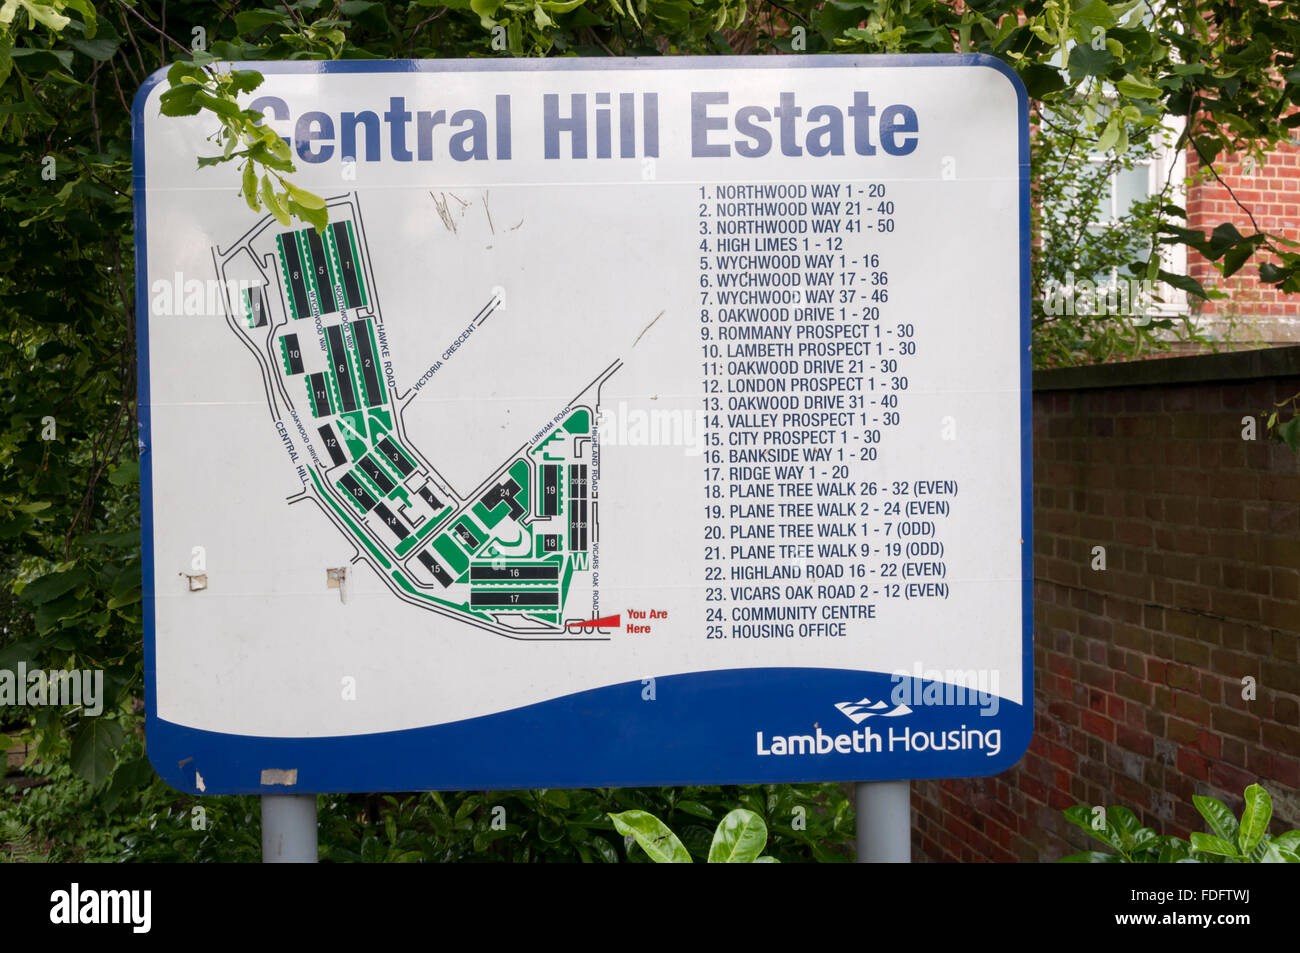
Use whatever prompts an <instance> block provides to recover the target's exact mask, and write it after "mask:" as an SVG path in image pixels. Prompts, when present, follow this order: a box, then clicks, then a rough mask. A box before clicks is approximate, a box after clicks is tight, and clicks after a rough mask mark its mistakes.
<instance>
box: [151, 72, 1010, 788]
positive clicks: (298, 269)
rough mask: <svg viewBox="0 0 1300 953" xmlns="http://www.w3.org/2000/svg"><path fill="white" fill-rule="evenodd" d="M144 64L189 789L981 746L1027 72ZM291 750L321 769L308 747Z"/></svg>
mask: <svg viewBox="0 0 1300 953" xmlns="http://www.w3.org/2000/svg"><path fill="white" fill-rule="evenodd" d="M246 65H247V67H248V68H256V69H258V70H260V71H261V72H263V74H264V75H265V82H264V83H263V84H262V85H261V86H260V87H259V88H257V89H256V90H255V91H254V92H253V93H252V94H251V96H250V104H251V107H252V108H254V109H256V110H259V111H261V112H263V113H264V115H265V116H266V119H265V122H266V123H267V124H268V125H269V126H270V127H271V128H272V129H274V130H275V131H276V132H277V133H279V134H280V135H282V136H283V137H284V138H285V139H286V140H287V141H288V143H289V144H290V147H291V149H292V154H293V157H294V161H295V163H296V165H297V171H296V172H295V173H293V174H292V175H291V176H290V178H291V180H292V181H293V182H294V183H295V184H296V185H297V186H299V187H301V188H303V189H307V190H309V191H311V192H313V193H316V194H317V195H320V196H322V197H324V198H326V199H327V203H328V212H329V224H328V226H327V227H326V228H325V229H324V231H319V232H318V231H317V230H316V229H314V228H312V227H310V226H307V225H305V224H303V223H301V222H296V221H295V222H294V223H293V225H292V227H286V226H284V225H282V224H280V223H279V222H277V221H276V220H275V219H274V218H273V217H271V216H270V215H269V214H264V213H255V212H252V211H250V210H249V208H248V207H247V205H246V204H245V203H244V201H243V199H242V198H241V197H240V196H239V195H238V189H239V184H240V172H241V169H240V164H239V162H238V161H234V162H230V163H227V164H224V165H218V166H214V167H210V168H203V169H199V168H197V164H196V157H198V156H200V155H206V154H209V153H211V152H212V151H213V147H212V144H211V143H210V142H208V141H206V137H208V136H209V135H211V133H212V132H213V128H212V123H211V121H210V120H209V119H207V118H204V117H192V118H191V117H186V118H169V117H164V116H162V115H160V112H159V106H158V101H159V96H160V95H161V93H162V92H163V91H164V90H165V89H166V83H165V81H163V80H162V78H161V76H159V77H155V78H154V79H153V80H151V81H150V83H148V84H146V86H145V88H144V89H142V90H141V93H140V95H139V97H138V99H137V104H136V130H137V137H136V163H137V166H136V177H137V178H136V201H137V220H138V250H139V255H138V260H139V300H140V302H141V314H140V318H139V339H140V342H141V345H140V355H139V360H140V381H141V395H140V396H141V401H140V405H141V420H142V438H141V439H142V441H143V454H142V493H143V502H144V514H145V516H144V527H143V532H144V547H145V553H146V562H145V582H146V611H147V616H146V641H147V646H146V648H147V653H148V654H147V658H148V676H149V695H148V704H149V722H148V747H149V753H150V756H151V759H152V761H153V763H154V765H155V767H156V768H157V770H158V771H159V773H160V774H161V775H162V776H163V777H164V778H166V779H167V780H168V781H169V782H170V783H172V784H173V785H175V786H176V787H178V788H181V789H184V790H190V791H196V792H197V791H206V792H208V793H222V792H263V793H265V792H270V791H285V790H298V791H330V790H354V791H360V790H410V789H421V788H444V789H468V788H475V789H478V788H492V787H577V786H591V785H641V784H668V783H688V782H690V783H735V782H758V781H772V780H785V781H794V780H836V779H837V780H850V779H857V780H871V779H884V778H906V777H935V776H964V775H981V774H991V773H994V772H996V771H1000V770H1003V769H1005V768H1006V767H1008V766H1009V765H1010V764H1012V763H1013V762H1014V761H1016V760H1017V759H1018V758H1019V757H1020V755H1021V754H1022V753H1023V751H1024V749H1025V747H1026V746H1027V744H1028V741H1029V737H1030V733H1031V731H1032V690H1031V685H1032V677H1031V670H1030V664H1031V652H1030V649H1031V635H1030V619H1031V613H1030V574H1031V562H1030V553H1029V548H1030V547H1029V538H1030V526H1029V519H1030V511H1029V486H1030V483H1029V471H1028V446H1029V397H1028V394H1029V390H1028V388H1029V372H1028V369H1029V353H1028V347H1029V337H1028V304H1027V291H1028V277H1027V275H1028V271H1027V268H1028V265H1027V261H1028V257H1027V256H1028V236H1029V232H1028V179H1027V162H1028V155H1027V135H1028V132H1027V114H1026V97H1025V93H1024V90H1023V88H1022V87H1021V85H1020V83H1019V82H1018V80H1017V79H1016V78H1015V77H1014V76H1013V75H1012V74H1011V72H1010V71H1009V70H1008V69H1007V68H1006V67H1005V66H1003V65H1001V64H1000V63H998V62H996V61H994V60H992V59H989V58H985V57H978V56H943V57H849V56H817V57H778V58H773V57H763V58H757V57H754V58H749V57H742V58H728V57H718V58H689V57H688V58H680V57H679V58H665V59H660V60H635V59H634V60H617V61H610V60H587V59H562V60H540V61H506V60H478V61H421V62H405V63H393V62H370V61H357V62H339V63H260V64H246ZM286 785H288V786H289V787H286Z"/></svg>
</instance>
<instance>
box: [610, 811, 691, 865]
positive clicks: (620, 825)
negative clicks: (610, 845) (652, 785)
mask: <svg viewBox="0 0 1300 953" xmlns="http://www.w3.org/2000/svg"><path fill="white" fill-rule="evenodd" d="M609 819H610V820H611V821H613V822H614V829H615V830H617V831H618V832H619V833H620V834H622V835H623V836H624V837H632V838H634V839H635V840H636V842H637V844H639V845H640V847H641V849H642V850H643V851H645V852H646V854H647V855H648V856H649V857H650V859H651V860H653V861H654V862H655V863H656V864H689V863H690V862H691V855H690V853H689V852H687V850H686V847H685V846H684V845H683V844H682V842H681V841H680V840H678V839H677V835H676V834H674V833H673V832H672V831H670V830H669V829H668V826H667V825H666V824H664V822H663V821H661V820H659V818H657V817H655V816H654V815H653V814H648V813H646V812H645V811H623V812H622V813H621V814H611V815H609Z"/></svg>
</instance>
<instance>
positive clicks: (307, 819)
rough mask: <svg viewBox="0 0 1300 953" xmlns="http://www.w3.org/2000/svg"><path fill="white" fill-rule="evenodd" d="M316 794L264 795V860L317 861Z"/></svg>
mask: <svg viewBox="0 0 1300 953" xmlns="http://www.w3.org/2000/svg"><path fill="white" fill-rule="evenodd" d="M316 830H317V825H316V795H314V794H263V795H262V862H263V863H265V864H314V863H316V860H317V852H316Z"/></svg>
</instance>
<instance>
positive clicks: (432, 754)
mask: <svg viewBox="0 0 1300 953" xmlns="http://www.w3.org/2000/svg"><path fill="white" fill-rule="evenodd" d="M234 65H235V67H237V68H243V69H256V70H259V71H260V72H262V73H263V74H281V73H442V72H518V71H528V70H548V71H549V70H624V69H637V70H646V69H652V70H653V69H706V70H707V69H731V70H736V69H802V68H818V67H826V68H830V67H845V66H851V67H864V68H865V67H871V68H881V67H918V66H919V67H936V66H953V67H971V66H977V67H987V68H991V69H994V70H997V71H998V72H999V73H1001V74H1002V75H1004V76H1005V77H1006V78H1007V79H1008V80H1009V81H1010V83H1011V85H1012V87H1013V89H1014V90H1015V93H1016V101H1017V105H1018V120H1017V125H1018V135H1019V148H1018V156H1019V159H1018V162H1019V179H1020V345H1021V348H1020V412H1021V447H1020V454H1021V571H1022V578H1023V586H1022V624H1023V636H1024V637H1023V643H1022V645H1023V649H1022V670H1023V672H1024V676H1023V684H1022V686H1021V698H1022V699H1023V704H1019V705H1017V704H1013V703H1012V702H1010V701H1007V700H1006V699H1001V700H1000V713H999V714H998V715H996V716H994V717H993V718H991V719H986V718H985V717H984V716H983V715H982V714H981V711H980V709H979V707H978V706H977V705H975V704H969V705H964V706H963V705H944V706H921V707H915V708H914V709H913V712H912V714H911V715H908V716H907V718H906V720H905V722H900V723H898V724H897V725H892V724H891V722H890V720H889V719H876V720H873V721H867V722H865V723H864V724H862V725H861V726H854V725H853V724H852V723H851V722H849V721H847V720H840V714H839V713H838V712H837V711H836V710H835V709H834V707H833V705H834V703H835V702H836V701H840V700H842V701H852V700H855V699H858V698H861V697H864V696H866V697H872V698H888V697H889V693H890V691H891V689H892V688H893V683H892V681H891V679H890V676H888V675H886V674H883V673H876V672H860V671H851V670H843V669H820V668H811V669H810V668H754V669H726V670H720V671H709V672H694V673H690V674H685V675H674V676H667V677H659V678H657V679H656V682H655V693H656V698H657V700H656V701H654V702H653V703H647V702H646V701H643V700H642V697H641V696H642V691H643V686H642V683H641V682H640V681H634V682H626V683H623V684H619V685H610V686H605V687H603V688H599V689H593V690H590V691H585V692H579V693H576V694H573V695H567V696H564V697H561V698H556V699H551V700H549V701H546V702H541V703H538V704H535V705H529V706H526V707H522V708H516V709H512V710H510V711H504V712H498V713H496V714H493V715H486V716H483V717H479V718H471V719H467V720H464V721H458V722H451V723H448V724H443V725H433V726H430V727H425V728H413V729H408V730H405V731H394V732H383V733H377V734H367V735H350V736H337V737H323V738H267V737H256V736H248V735H233V734H225V733H221V732H212V731H202V730H198V729H195V728H188V727H185V726H184V725H178V724H175V723H173V722H169V721H166V720H164V719H162V718H159V717H158V715H157V704H156V702H157V688H156V678H157V668H156V645H155V618H154V551H153V526H154V519H153V467H152V459H151V457H150V455H149V449H150V445H151V444H150V441H151V433H150V402H149V394H150V391H149V307H148V302H149V293H148V292H149V282H148V275H147V269H148V257H147V248H146V234H145V201H146V191H145V175H144V169H145V163H144V150H145V142H144V106H145V102H146V101H147V99H148V97H149V94H150V92H151V91H152V90H153V88H154V87H155V86H157V85H158V84H160V83H162V82H163V81H164V80H165V78H166V71H165V70H159V71H157V72H155V73H153V74H152V75H150V76H149V77H148V78H147V79H146V80H145V82H144V83H143V85H142V86H141V87H140V89H139V91H138V92H137V93H136V96H135V101H134V103H133V106H132V130H133V147H132V156H133V162H134V172H133V179H132V181H133V184H134V195H135V239H136V242H135V247H136V340H137V349H136V359H137V366H138V393H137V400H138V410H139V422H140V528H141V536H142V544H143V548H142V571H143V576H144V603H143V605H144V640H145V682H146V688H145V699H146V720H145V740H146V748H147V752H148V756H149V760H150V761H151V763H152V764H153V766H154V769H155V770H156V771H157V772H158V774H159V776H160V777H162V778H163V780H165V781H166V782H167V783H168V784H170V785H171V786H172V787H174V788H176V789H177V790H180V791H184V792H187V793H190V794H199V793H208V794H284V793H336V792H337V793H341V792H362V791H416V790H480V789H489V788H499V789H507V788H529V787H532V788H574V787H634V786H657V785H676V784H750V783H764V782H777V781H785V782H812V781H874V780H891V779H904V778H916V779H919V778H943V777H984V776H988V775H992V774H998V773H1000V772H1002V771H1005V770H1006V769H1007V768H1009V767H1011V766H1012V765H1013V764H1014V763H1015V762H1017V761H1019V760H1020V758H1021V757H1022V756H1023V755H1024V753H1025V751H1026V750H1027V749H1028V747H1029V742H1030V739H1031V737H1032V734H1033V719H1034V711H1033V699H1034V693H1033V661H1034V660H1033V512H1032V502H1033V494H1032V490H1033V482H1032V478H1033V466H1032V453H1031V451H1032V442H1033V441H1032V436H1033V427H1032V400H1031V397H1032V395H1031V364H1030V350H1029V349H1030V324H1029V316H1030V290H1029V286H1030V276H1029V252H1030V223H1029V207H1030V196H1029V102H1028V95H1027V94H1026V92H1025V87H1024V85H1023V84H1022V83H1021V81H1020V79H1019V77H1017V76H1016V74H1015V72H1014V71H1013V70H1012V69H1011V68H1010V67H1009V66H1007V65H1006V64H1005V63H1003V62H1002V61H1001V60H998V59H995V58H994V57H991V56H986V55H984V54H961V55H957V54H941V55H917V56H910V55H909V56H856V55H841V54H821V55H802V56H781V57H772V56H732V57H724V56H718V57H712V56H705V57H686V56H682V57H663V58H638V57H625V58H614V59H599V58H573V59H482V60H333V61H290V62H283V61H280V62H248V63H236V64H234ZM911 688H912V690H913V692H915V693H916V695H919V694H920V691H921V690H922V688H923V686H922V685H919V684H914V685H912V686H911ZM811 697H818V698H821V699H823V700H824V701H822V702H817V703H815V704H814V703H811V702H810V701H809V699H810V698H811ZM913 697H915V695H914V696H913ZM954 714H956V715H957V716H958V717H957V719H956V720H954V717H953V716H954ZM822 722H825V724H824V725H823V724H822ZM957 722H960V726H959V725H958V724H957ZM989 722H991V724H989ZM701 724H707V725H709V730H708V731H707V732H700V731H698V726H699V725H701ZM864 729H871V730H872V731H874V732H875V734H877V735H878V736H881V737H890V736H889V734H888V733H889V732H894V733H895V734H896V735H898V736H899V738H900V741H899V743H900V744H903V745H904V747H905V748H906V750H905V751H903V752H902V753H899V752H898V751H894V752H891V753H889V754H887V755H885V754H881V755H880V757H879V758H876V757H872V756H869V755H863V756H862V757H860V758H854V759H852V760H848V759H846V758H845V757H844V756H843V754H842V753H837V752H835V751H833V750H831V751H826V752H822V753H814V754H804V755H790V756H780V755H775V754H774V755H771V756H768V757H764V758H762V759H759V758H757V757H756V756H755V753H756V751H755V748H754V744H755V740H754V737H753V736H754V733H755V732H756V731H764V732H772V733H777V734H807V735H808V736H809V737H812V738H814V739H815V740H814V745H818V744H824V743H825V742H823V741H822V740H821V738H820V737H819V735H820V734H821V733H822V732H825V733H826V734H828V735H830V736H832V737H833V736H834V734H840V733H844V732H852V731H855V730H856V731H859V732H860V731H863V730H864ZM991 729H995V730H996V731H997V732H998V739H997V742H998V750H997V752H996V753H995V754H992V755H990V753H989V751H990V748H988V747H979V748H974V747H972V748H965V747H962V748H960V749H955V750H958V754H956V755H954V754H952V753H950V752H951V751H952V750H954V749H953V748H951V747H950V744H956V743H959V742H960V743H961V744H963V745H965V744H966V743H968V742H970V739H971V738H972V737H973V736H972V734H971V732H976V733H979V735H980V737H981V739H983V742H982V743H987V744H988V745H991V744H992V736H991V734H985V733H986V732H989V731H990V730H991ZM954 731H955V734H954ZM904 735H906V738H905V739H904V738H903V737H902V736H904ZM767 737H768V739H769V744H770V741H771V735H770V734H769V735H767ZM733 738H734V739H735V744H733V745H728V746H725V747H724V746H722V745H721V744H720V740H721V739H733ZM940 743H942V744H943V748H942V749H940V750H942V751H943V753H942V754H940V753H939V751H937V750H936V748H938V746H939V744H940ZM972 743H973V742H972ZM684 766H685V767H684ZM265 769H279V770H289V769H296V770H297V783H296V785H295V786H293V787H285V786H283V785H264V784H262V783H261V778H262V771H263V770H265ZM200 776H201V777H202V779H203V780H202V783H203V790H202V791H200V790H199V787H198V783H199V777H200Z"/></svg>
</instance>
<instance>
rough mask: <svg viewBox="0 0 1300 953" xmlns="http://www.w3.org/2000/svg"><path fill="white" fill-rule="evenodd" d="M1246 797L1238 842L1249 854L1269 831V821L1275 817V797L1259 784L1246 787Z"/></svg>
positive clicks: (1244, 851)
mask: <svg viewBox="0 0 1300 953" xmlns="http://www.w3.org/2000/svg"><path fill="white" fill-rule="evenodd" d="M1245 797H1246V806H1245V807H1244V808H1243V809H1242V811H1241V831H1240V833H1239V834H1238V835H1237V843H1238V845H1239V846H1240V847H1241V852H1242V853H1243V854H1249V853H1250V852H1251V851H1252V850H1254V849H1255V846H1256V845H1257V844H1258V843H1259V842H1260V840H1261V839H1263V837H1264V834H1265V832H1267V831H1268V822H1269V821H1270V820H1272V819H1273V799H1272V798H1271V797H1269V796H1268V792H1267V791H1265V790H1264V789H1263V788H1262V787H1260V786H1259V785H1258V784H1252V785H1251V786H1250V787H1248V788H1246V795H1245Z"/></svg>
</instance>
